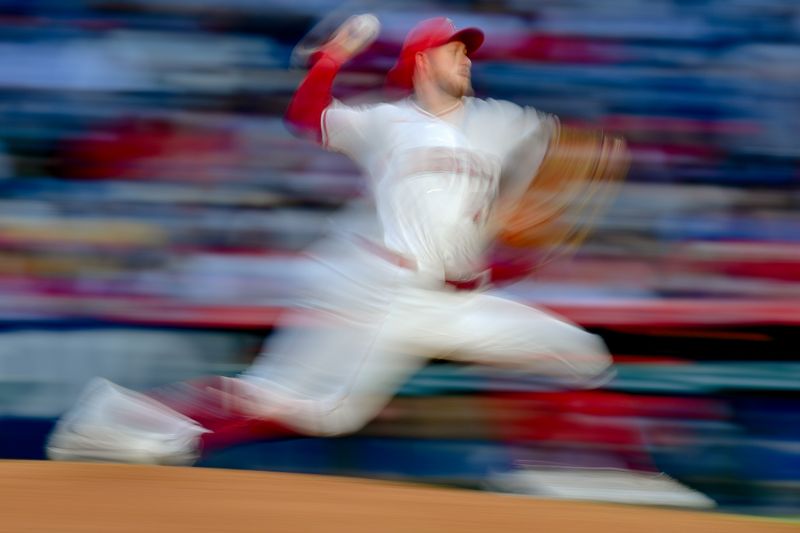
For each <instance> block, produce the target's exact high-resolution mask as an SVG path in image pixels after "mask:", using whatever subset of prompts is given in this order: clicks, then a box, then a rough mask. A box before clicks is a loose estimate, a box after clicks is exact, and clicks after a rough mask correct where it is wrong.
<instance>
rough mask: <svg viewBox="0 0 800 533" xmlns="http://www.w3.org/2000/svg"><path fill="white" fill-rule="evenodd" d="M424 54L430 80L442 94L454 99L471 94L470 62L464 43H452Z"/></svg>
mask: <svg viewBox="0 0 800 533" xmlns="http://www.w3.org/2000/svg"><path fill="white" fill-rule="evenodd" d="M424 53H425V55H426V56H427V59H428V66H429V72H430V76H431V79H433V81H434V82H435V83H436V85H438V87H439V88H440V89H441V90H442V91H443V92H445V93H447V94H449V95H451V96H454V97H456V98H461V97H462V96H466V95H470V94H472V73H471V68H472V61H470V59H469V57H467V47H466V46H465V45H464V43H462V42H459V41H453V42H450V43H447V44H443V45H442V46H438V47H436V48H431V49H429V50H426V51H425V52H424Z"/></svg>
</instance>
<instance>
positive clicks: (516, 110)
mask: <svg viewBox="0 0 800 533" xmlns="http://www.w3.org/2000/svg"><path fill="white" fill-rule="evenodd" d="M492 104H493V107H495V109H496V113H495V114H494V116H495V117H496V120H499V121H500V122H501V123H500V124H498V125H497V128H496V129H497V131H501V132H502V135H503V136H504V137H505V139H504V144H505V146H506V147H507V148H508V152H507V153H511V152H513V151H514V149H515V148H516V147H517V146H519V144H520V143H521V142H523V141H524V140H528V141H530V140H531V139H532V138H534V137H539V138H540V139H541V141H542V142H543V143H545V144H546V143H547V142H548V141H549V134H550V132H551V130H552V129H551V127H550V126H551V125H552V122H553V121H554V120H557V118H556V116H555V115H551V114H549V113H544V112H542V111H539V110H537V109H535V108H533V107H530V106H521V105H518V104H515V103H513V102H508V101H498V100H494V101H492Z"/></svg>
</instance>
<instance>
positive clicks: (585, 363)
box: [565, 330, 613, 378]
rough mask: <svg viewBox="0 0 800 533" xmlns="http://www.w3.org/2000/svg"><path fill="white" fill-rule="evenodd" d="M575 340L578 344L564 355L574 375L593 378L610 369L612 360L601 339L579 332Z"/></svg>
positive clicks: (597, 336)
mask: <svg viewBox="0 0 800 533" xmlns="http://www.w3.org/2000/svg"><path fill="white" fill-rule="evenodd" d="M576 340H577V341H578V342H576V343H575V346H574V347H573V349H572V350H571V351H572V353H571V354H565V356H567V357H569V362H570V366H572V370H573V371H574V372H575V374H577V375H578V376H580V377H583V378H593V377H595V376H597V375H600V374H602V373H603V372H605V371H607V370H608V369H609V368H610V367H611V365H612V363H613V360H612V358H611V354H610V353H609V352H608V348H607V347H606V343H605V342H604V341H603V339H602V337H600V336H599V335H595V334H593V333H589V332H588V331H582V330H581V332H580V335H578V336H577V338H576Z"/></svg>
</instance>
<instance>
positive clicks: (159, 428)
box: [46, 378, 207, 465]
mask: <svg viewBox="0 0 800 533" xmlns="http://www.w3.org/2000/svg"><path fill="white" fill-rule="evenodd" d="M206 432H207V430H206V429H204V428H203V427H201V426H200V425H198V424H197V423H196V422H194V421H193V420H191V419H189V418H187V417H185V416H183V415H181V414H180V413H178V412H176V411H174V410H172V409H170V408H168V407H167V406H165V405H163V404H161V403H159V402H156V401H155V400H153V399H151V398H148V397H147V396H144V395H142V394H138V393H135V392H133V391H130V390H128V389H125V388H123V387H120V386H118V385H115V384H113V383H111V382H110V381H108V380H105V379H100V378H98V379H95V380H93V381H92V382H91V383H90V384H89V385H88V386H87V388H86V390H85V391H84V392H83V394H82V395H81V397H80V399H79V400H78V402H77V403H76V405H75V406H74V407H73V408H72V409H71V410H70V411H69V412H67V413H66V414H65V415H64V416H63V417H62V418H61V419H60V420H59V421H58V423H57V424H56V427H55V429H54V430H53V432H52V433H51V434H50V437H49V439H48V442H47V446H46V453H47V457H48V458H50V459H53V460H57V461H97V462H121V463H144V464H169V465H190V464H192V463H194V462H195V461H196V460H197V458H198V457H199V450H200V436H201V435H202V434H203V433H206Z"/></svg>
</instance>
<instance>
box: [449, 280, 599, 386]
mask: <svg viewBox="0 0 800 533" xmlns="http://www.w3.org/2000/svg"><path fill="white" fill-rule="evenodd" d="M445 329H446V331H447V334H448V335H450V336H452V337H456V338H458V339H459V341H458V344H457V347H456V349H454V350H453V351H452V352H450V353H449V354H448V355H447V358H451V359H456V360H463V361H469V362H475V363H485V364H489V365H502V366H508V367H513V368H518V369H521V370H525V371H529V372H534V373H537V374H544V375H553V376H565V377H570V378H577V379H588V378H592V377H595V376H597V375H599V374H601V373H603V372H604V371H606V370H607V369H608V368H609V366H610V365H611V362H612V361H611V356H610V355H609V353H608V350H607V349H606V346H605V344H604V343H603V341H602V339H601V338H600V337H599V336H597V335H594V334H591V333H589V332H587V331H585V330H583V329H581V328H580V327H578V326H576V325H574V324H572V323H570V322H568V321H567V320H565V319H562V318H558V317H556V316H554V315H552V314H549V313H547V312H545V311H542V310H540V309H537V308H534V307H529V306H527V305H523V304H520V303H517V302H513V301H510V300H506V299H503V298H498V297H496V296H492V295H489V294H472V295H467V297H466V299H465V303H464V305H462V306H460V307H459V309H458V313H457V314H456V315H455V316H454V317H453V320H452V321H450V323H449V324H448V325H447V327H446V328H445Z"/></svg>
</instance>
